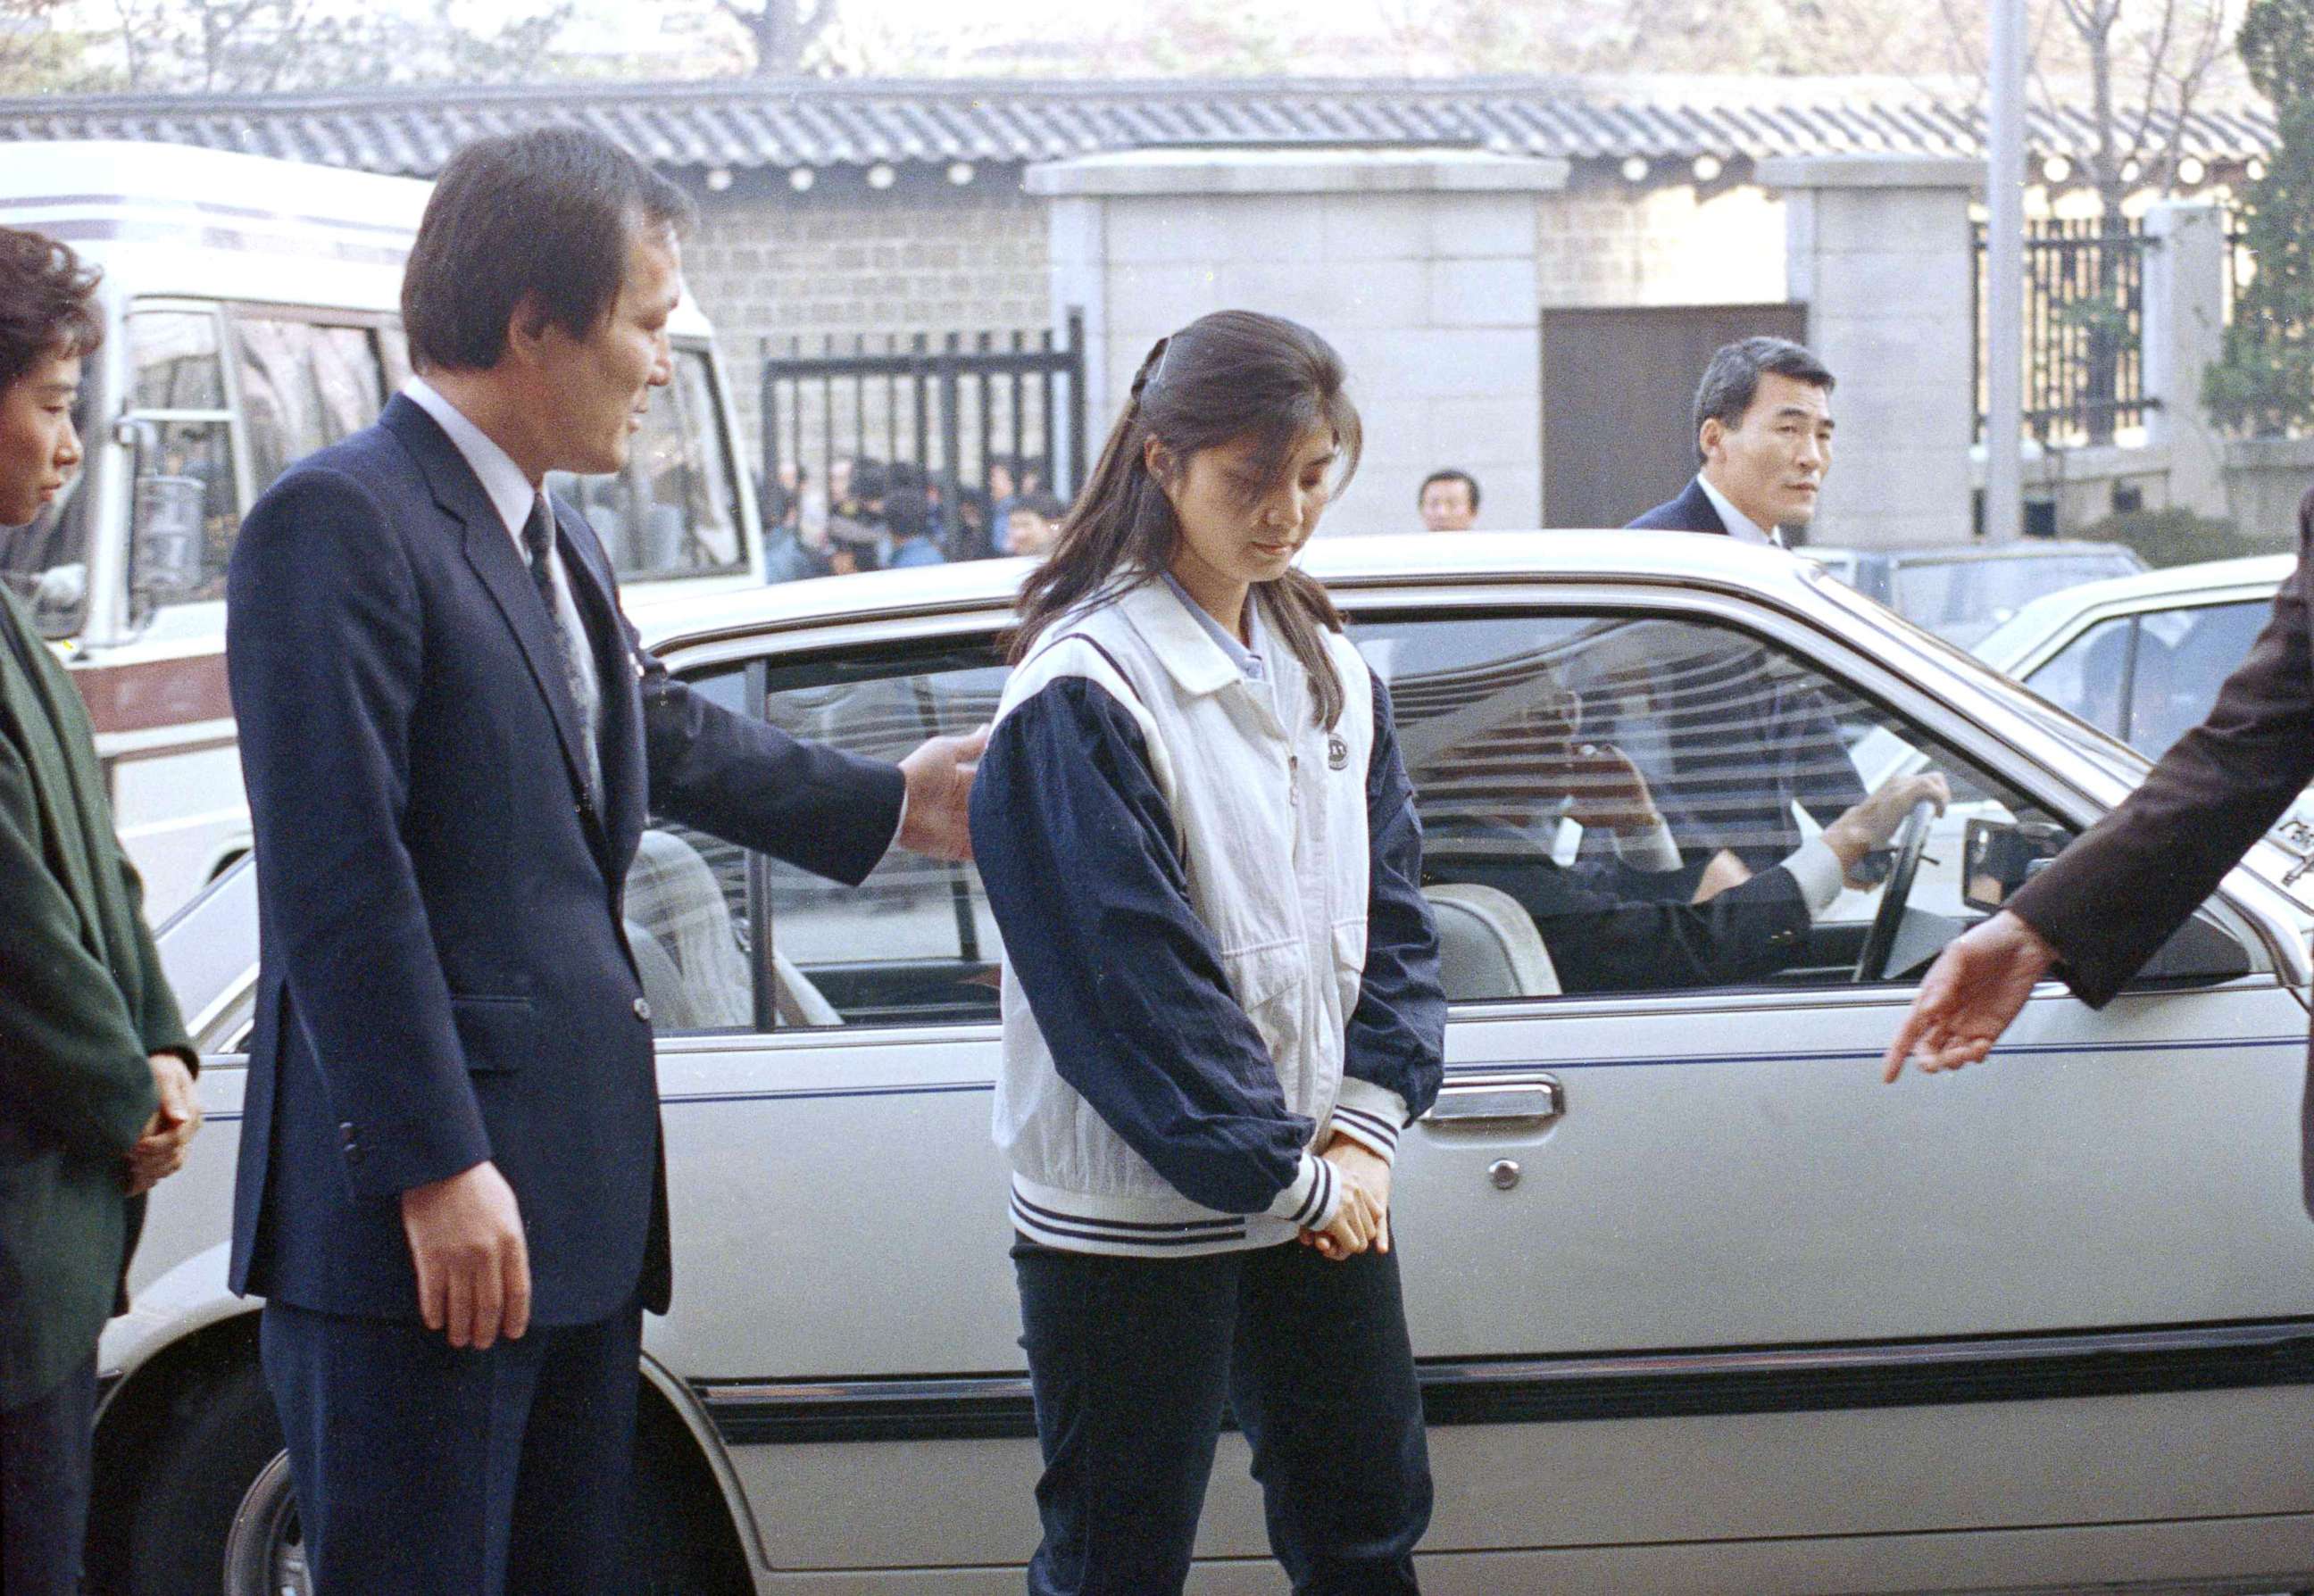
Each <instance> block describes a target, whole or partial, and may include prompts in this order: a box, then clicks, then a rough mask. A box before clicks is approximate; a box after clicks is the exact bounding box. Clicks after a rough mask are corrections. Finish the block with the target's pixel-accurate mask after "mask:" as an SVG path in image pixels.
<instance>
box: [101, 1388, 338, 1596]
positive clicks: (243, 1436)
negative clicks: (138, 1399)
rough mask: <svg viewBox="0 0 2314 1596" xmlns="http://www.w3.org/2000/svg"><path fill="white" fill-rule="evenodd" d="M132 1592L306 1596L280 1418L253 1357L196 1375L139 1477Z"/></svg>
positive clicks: (172, 1408)
mask: <svg viewBox="0 0 2314 1596" xmlns="http://www.w3.org/2000/svg"><path fill="white" fill-rule="evenodd" d="M134 1512H135V1517H134V1520H133V1521H132V1523H131V1524H130V1526H129V1530H128V1556H127V1557H126V1558H125V1559H124V1563H125V1566H124V1568H123V1569H122V1574H123V1580H122V1585H123V1588H124V1589H125V1591H126V1592H128V1596H216V1592H218V1591H219V1590H220V1589H222V1591H223V1592H225V1596H306V1592H309V1591H310V1590H311V1589H312V1585H311V1583H309V1582H308V1580H307V1578H306V1574H305V1552H304V1548H303V1546H302V1545H301V1544H300V1541H299V1539H298V1535H297V1506H296V1496H295V1495H293V1494H292V1492H291V1490H290V1486H289V1459H288V1456H287V1453H285V1452H284V1451H282V1450H281V1421H280V1419H279V1418H278V1416H277V1415H276V1414H275V1413H274V1411H273V1398H272V1395H271V1394H270V1393H269V1392H268V1391H267V1390H266V1389H265V1379H264V1376H263V1375H262V1374H261V1373H260V1372H259V1371H258V1368H257V1365H256V1364H255V1363H254V1362H235V1363H234V1364H232V1365H229V1366H228V1367H226V1368H224V1369H222V1370H219V1371H216V1373H214V1374H212V1375H210V1376H209V1377H208V1378H206V1379H201V1380H189V1381H187V1382H186V1384H185V1387H184V1389H182V1390H181V1391H180V1392H179V1393H178V1394H177V1395H176V1396H175V1398H173V1399H172V1401H171V1403H170V1405H169V1416H168V1422H167V1423H166V1424H164V1425H163V1428H162V1430H161V1433H160V1434H159V1435H158V1436H157V1437H155V1444H154V1450H153V1452H152V1454H151V1456H150V1459H149V1460H148V1461H147V1463H146V1468H145V1470H144V1473H143V1477H142V1479H141V1481H140V1482H139V1488H138V1490H137V1497H136V1503H135V1508H134Z"/></svg>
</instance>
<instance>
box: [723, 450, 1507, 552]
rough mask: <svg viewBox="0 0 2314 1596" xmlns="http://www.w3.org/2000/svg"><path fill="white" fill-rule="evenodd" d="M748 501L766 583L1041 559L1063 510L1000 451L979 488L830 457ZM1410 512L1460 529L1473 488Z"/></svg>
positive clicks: (1467, 483)
mask: <svg viewBox="0 0 2314 1596" xmlns="http://www.w3.org/2000/svg"><path fill="white" fill-rule="evenodd" d="M756 497H757V498H758V500H759V501H760V502H761V504H762V506H763V514H764V580H765V581H767V582H795V581H800V580H802V579H803V578H807V577H830V576H849V575H851V574H852V573H853V572H855V571H873V570H898V569H905V568H907V567H910V566H920V565H947V564H950V563H953V562H954V561H957V560H998V559H1002V558H1004V557H1005V556H1007V555H1015V554H1025V555H1029V556H1030V557H1032V558H1035V559H1038V560H1041V559H1043V558H1044V557H1045V556H1046V555H1047V554H1049V553H1051V552H1052V551H1053V545H1054V544H1055V543H1056V542H1059V541H1060V535H1061V523H1062V521H1063V520H1064V519H1065V518H1066V517H1067V516H1068V511H1069V507H1068V506H1067V505H1065V504H1064V503H1063V502H1062V501H1061V500H1060V499H1059V498H1057V497H1055V495H1054V494H1053V493H1052V492H1051V491H1049V490H1048V489H1047V488H1046V486H1045V470H1044V466H1043V464H1042V463H1040V462H1038V461H1036V460H1033V459H1029V458H1026V457H1021V458H1015V457H1012V456H1010V455H1002V454H999V455H992V456H991V457H990V458H989V461H988V467H987V485H986V486H985V487H979V488H976V487H973V486H971V485H970V484H968V483H963V482H959V481H957V480H956V479H955V478H954V477H953V476H951V475H949V474H948V473H946V472H939V473H935V472H927V471H926V470H924V468H923V466H921V465H918V464H916V463H914V462H913V461H908V460H893V461H884V460H877V459H874V458H871V457H869V456H865V455H862V456H861V457H859V458H857V459H855V458H853V457H852V456H851V455H848V454H839V455H837V456H836V457H835V460H834V461H833V462H832V463H830V465H829V467H828V470H827V481H826V483H825V484H821V483H818V482H815V481H813V480H812V475H811V472H810V471H809V469H808V468H807V467H804V466H800V465H796V464H793V463H790V464H786V465H782V467H780V472H779V480H778V481H773V482H769V483H762V484H759V486H758V488H757V493H756ZM1418 507H1419V509H1420V512H1421V516H1422V525H1423V526H1424V528H1425V529H1426V530H1427V531H1430V532H1468V531H1469V530H1471V525H1472V524H1473V523H1474V522H1475V521H1476V520H1477V519H1478V514H1479V484H1478V481H1477V479H1476V478H1474V477H1472V476H1471V473H1470V472H1465V471H1456V470H1451V469H1450V470H1444V471H1437V472H1432V473H1431V474H1430V475H1429V476H1428V477H1426V478H1425V479H1424V481H1423V483H1422V487H1421V489H1420V491H1419V498H1418Z"/></svg>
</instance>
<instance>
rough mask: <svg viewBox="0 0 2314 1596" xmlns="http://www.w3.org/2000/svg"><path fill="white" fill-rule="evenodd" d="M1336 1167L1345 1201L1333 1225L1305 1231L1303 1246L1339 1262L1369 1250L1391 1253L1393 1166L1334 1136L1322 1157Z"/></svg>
mask: <svg viewBox="0 0 2314 1596" xmlns="http://www.w3.org/2000/svg"><path fill="white" fill-rule="evenodd" d="M1319 1156H1320V1157H1321V1158H1323V1159H1324V1160H1326V1161H1327V1162H1328V1163H1329V1164H1331V1165H1333V1166H1334V1176H1335V1178H1336V1179H1338V1181H1339V1182H1340V1183H1341V1188H1342V1200H1341V1203H1340V1205H1339V1206H1338V1207H1337V1208H1336V1209H1335V1211H1334V1220H1333V1222H1332V1223H1331V1224H1329V1225H1328V1226H1327V1227H1326V1228H1325V1229H1324V1230H1304V1231H1303V1232H1302V1235H1301V1241H1302V1245H1303V1246H1304V1247H1314V1248H1317V1249H1318V1251H1319V1252H1320V1255H1322V1256H1323V1257H1329V1258H1333V1259H1335V1260H1337V1261H1338V1260H1340V1259H1343V1258H1349V1257H1356V1256H1357V1255H1358V1254H1360V1253H1362V1252H1364V1251H1365V1249H1366V1248H1369V1247H1371V1248H1373V1249H1374V1250H1375V1251H1376V1252H1388V1251H1389V1250H1390V1163H1389V1160H1386V1159H1384V1158H1382V1155H1381V1154H1379V1153H1377V1152H1375V1151H1373V1149H1372V1148H1370V1147H1368V1146H1366V1144H1365V1142H1359V1141H1356V1140H1355V1139H1353V1138H1351V1137H1348V1136H1345V1135H1343V1134H1342V1133H1340V1132H1338V1131H1337V1132H1336V1133H1334V1134H1333V1136H1332V1138H1331V1139H1330V1140H1329V1141H1328V1142H1327V1143H1326V1150H1325V1151H1324V1152H1322V1153H1321V1154H1320V1155H1319Z"/></svg>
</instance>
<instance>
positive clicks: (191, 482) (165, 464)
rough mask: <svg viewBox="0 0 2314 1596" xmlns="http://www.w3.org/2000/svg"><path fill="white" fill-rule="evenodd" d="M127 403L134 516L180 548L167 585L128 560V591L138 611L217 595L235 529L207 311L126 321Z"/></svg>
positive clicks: (218, 360)
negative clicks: (132, 451) (160, 584)
mask: <svg viewBox="0 0 2314 1596" xmlns="http://www.w3.org/2000/svg"><path fill="white" fill-rule="evenodd" d="M127 322H128V363H129V376H128V410H127V416H128V420H129V421H130V422H131V424H132V426H133V427H134V428H135V433H136V436H137V448H136V455H135V459H136V468H135V469H136V486H135V491H134V504H135V508H134V516H135V520H136V522H137V525H139V526H140V527H141V528H144V529H145V530H146V534H147V535H148V537H149V536H152V535H153V534H158V537H157V539H156V540H155V542H154V546H155V547H161V546H167V545H169V544H172V543H173V544H176V545H181V556H182V558H181V560H180V562H179V563H178V565H177V567H176V571H175V577H176V578H181V579H172V582H171V584H170V585H169V586H167V587H166V588H165V589H162V588H160V587H158V586H155V583H154V580H153V579H154V578H155V577H156V576H157V574H158V573H156V572H151V571H146V570H144V569H139V568H138V567H137V562H136V561H135V560H132V561H131V569H130V571H129V586H130V590H131V593H132V595H134V596H135V598H136V601H137V608H138V609H139V611H140V612H141V613H150V609H151V608H152V607H153V606H154V605H155V604H164V605H165V604H199V603H207V602H211V601H215V600H218V599H222V598H223V597H224V596H225V560H226V559H227V557H228V556H229V555H230V554H231V553H232V551H233V540H234V533H237V532H239V531H240V530H241V515H242V509H243V506H242V502H241V489H240V484H239V481H238V479H237V477H236V475H235V472H234V458H233V416H232V413H231V411H230V410H228V409H227V408H226V404H225V369H224V363H223V360H222V357H221V355H220V352H219V339H218V331H217V320H216V314H215V313H213V312H210V311H208V310H166V309H158V308H155V309H149V310H148V309H140V310H137V311H133V312H131V313H130V314H129V315H128V318H127Z"/></svg>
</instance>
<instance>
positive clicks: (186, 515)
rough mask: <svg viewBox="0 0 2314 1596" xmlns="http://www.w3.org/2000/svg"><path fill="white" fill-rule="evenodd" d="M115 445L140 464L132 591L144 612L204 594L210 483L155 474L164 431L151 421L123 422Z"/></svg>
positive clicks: (132, 524) (132, 523)
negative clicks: (152, 607) (197, 593)
mask: <svg viewBox="0 0 2314 1596" xmlns="http://www.w3.org/2000/svg"><path fill="white" fill-rule="evenodd" d="M112 436H113V441H114V442H116V443H119V444H120V445H123V446H125V447H127V448H128V450H129V451H130V457H131V458H132V459H133V460H134V461H135V463H136V474H135V479H134V480H135V482H136V493H135V497H134V499H133V502H132V505H131V508H130V511H129V525H128V570H129V588H130V590H131V592H133V593H134V594H135V595H136V596H137V600H138V607H139V608H140V609H145V608H149V607H150V606H152V605H155V604H168V603H170V602H172V601H173V600H177V599H181V598H183V597H185V596H187V595H190V594H192V593H196V592H198V591H199V589H200V587H201V586H202V584H203V583H204V582H206V581H207V580H208V569H207V565H208V525H207V523H208V516H207V514H206V513H205V512H206V510H207V507H208V484H207V483H206V482H204V481H201V479H200V478H199V477H184V476H172V475H167V474H164V473H162V472H155V471H150V470H148V469H147V467H148V465H149V464H151V463H156V462H157V461H158V460H159V458H160V454H161V451H160V429H159V428H156V427H155V426H154V425H153V423H151V422H150V421H141V420H135V419H128V418H123V419H121V420H120V421H119V422H117V423H116V424H115V425H114V427H113V434H112Z"/></svg>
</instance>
